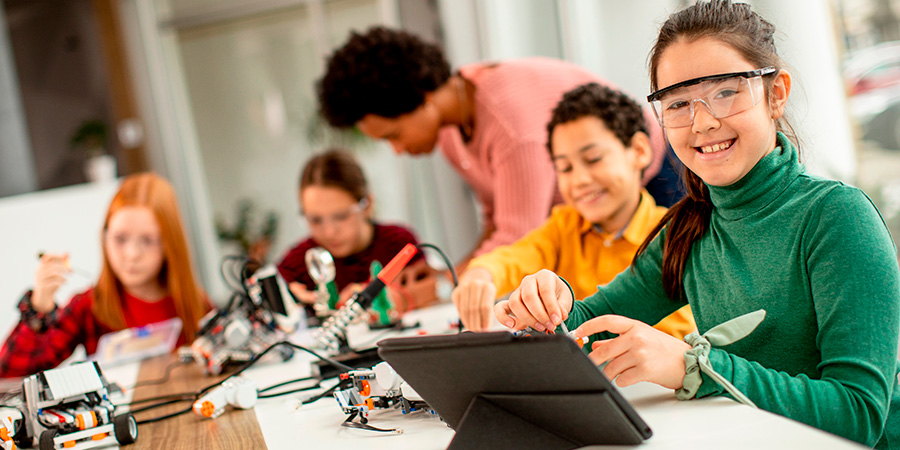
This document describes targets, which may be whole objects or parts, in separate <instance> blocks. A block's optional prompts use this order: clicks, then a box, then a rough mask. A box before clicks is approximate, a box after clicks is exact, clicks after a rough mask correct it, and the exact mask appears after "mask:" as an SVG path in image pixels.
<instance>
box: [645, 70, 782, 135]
mask: <svg viewBox="0 0 900 450" xmlns="http://www.w3.org/2000/svg"><path fill="white" fill-rule="evenodd" d="M776 72H778V69H776V68H774V67H766V68H763V69H757V70H751V71H748V72H734V73H724V74H720V75H709V76H705V77H699V78H694V79H691V80H687V81H682V82H680V83H676V84H673V85H671V86H669V87H666V88H663V89H660V90H658V91H656V92H654V93H652V94H650V95H648V96H647V101H649V102H650V105H651V106H652V107H653V113H654V114H656V120H658V121H659V125H660V126H661V127H663V128H681V127H687V126H690V125H691V124H693V123H694V111H695V105H696V104H697V103H702V104H703V105H704V106H706V109H707V110H709V112H710V113H711V114H712V115H713V117H715V118H717V119H722V118H724V117H729V116H733V115H735V114H737V113H740V112H744V111H746V110H748V109H750V108H752V107H753V106H754V105H756V104H757V103H759V101H760V100H761V99H762V98H763V97H764V95H765V89H763V83H762V77H764V76H766V75H771V74H774V73H776Z"/></svg>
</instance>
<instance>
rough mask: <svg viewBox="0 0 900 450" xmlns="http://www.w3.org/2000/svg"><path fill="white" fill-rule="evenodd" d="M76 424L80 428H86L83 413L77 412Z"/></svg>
mask: <svg viewBox="0 0 900 450" xmlns="http://www.w3.org/2000/svg"><path fill="white" fill-rule="evenodd" d="M75 426H77V427H78V429H79V430H83V429H84V417H82V416H81V414H75Z"/></svg>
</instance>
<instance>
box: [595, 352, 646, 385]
mask: <svg viewBox="0 0 900 450" xmlns="http://www.w3.org/2000/svg"><path fill="white" fill-rule="evenodd" d="M591 360H592V361H594V362H595V363H596V362H597V361H596V360H595V359H594V358H593V355H591ZM639 362H640V361H638V359H637V358H635V357H634V355H632V354H631V353H628V352H626V353H624V354H622V355H621V356H619V357H617V358H615V359H613V360H611V361H609V362H608V363H606V366H605V367H604V368H603V375H606V378H609V379H610V380H614V379H615V378H616V377H617V376H619V374H621V373H622V372H624V371H626V370H628V369H631V368H634V367H637V365H638V363H639Z"/></svg>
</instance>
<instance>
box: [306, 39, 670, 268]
mask: <svg viewBox="0 0 900 450" xmlns="http://www.w3.org/2000/svg"><path fill="white" fill-rule="evenodd" d="M589 82H597V83H601V84H605V85H609V83H607V82H605V81H604V80H602V79H600V78H599V77H597V76H596V75H594V74H592V73H590V72H588V71H587V70H585V69H582V68H580V67H578V66H575V65H573V64H570V63H567V62H564V61H559V60H553V59H547V58H529V59H521V60H510V61H504V62H501V63H496V64H474V65H470V66H465V67H462V68H461V69H460V70H459V71H458V72H456V73H451V70H450V66H449V64H448V63H447V61H446V59H445V58H444V55H443V52H442V51H441V50H440V48H438V47H437V46H435V45H432V44H428V43H426V42H423V41H422V40H420V39H419V38H417V37H415V36H413V35H411V34H409V33H406V32H403V31H396V30H390V29H386V28H382V27H375V28H372V29H370V30H369V31H367V32H366V33H364V34H356V33H354V34H353V35H352V36H351V37H350V39H349V40H348V41H347V42H346V43H345V44H344V45H343V47H341V48H340V49H338V50H337V51H335V52H334V54H332V55H331V57H330V58H329V60H328V63H327V71H326V73H325V76H324V77H323V78H322V79H321V80H320V81H319V83H318V86H317V89H318V96H319V104H320V107H321V111H322V113H323V115H324V116H325V118H326V120H327V121H328V122H329V123H330V124H331V125H332V126H336V127H352V126H356V127H357V128H359V130H360V131H362V132H363V133H364V134H366V135H368V136H370V137H372V138H375V139H384V140H387V141H388V142H390V144H391V145H392V146H393V147H394V149H395V150H396V152H397V153H409V154H412V155H416V154H425V153H430V152H432V151H433V150H434V148H435V147H438V148H440V150H441V152H442V153H443V154H444V156H445V157H446V158H447V160H448V161H449V162H450V163H451V164H452V165H453V166H454V167H455V168H456V170H457V171H458V172H459V173H460V175H461V176H462V177H463V179H465V180H466V182H467V183H468V184H469V185H470V186H471V188H472V190H473V191H474V192H475V195H476V196H477V198H478V200H479V202H480V203H481V211H482V214H483V218H482V219H483V220H482V223H483V226H484V230H483V231H484V232H483V235H482V239H481V240H480V242H479V243H478V245H477V247H476V248H475V249H474V250H473V252H472V254H471V255H470V256H477V255H479V254H481V253H484V252H487V251H489V250H491V249H493V248H494V247H497V246H499V245H504V244H510V243H512V242H514V241H515V240H517V239H518V238H520V237H522V236H523V235H524V234H525V233H527V232H528V231H530V230H531V229H533V228H535V227H537V226H538V225H540V224H541V223H542V222H543V220H544V219H546V217H547V215H548V214H549V212H550V208H551V207H552V206H553V205H554V204H556V203H559V202H560V201H561V198H560V196H559V193H558V192H557V189H556V180H555V174H554V171H553V165H552V164H551V161H550V157H549V155H548V154H547V151H546V142H547V131H546V124H547V121H548V120H549V119H550V112H551V111H552V109H553V107H554V106H555V105H556V103H557V102H558V101H559V100H560V98H562V94H563V93H564V92H566V91H568V90H570V89H572V88H573V87H575V86H578V85H581V84H585V83H589ZM646 114H647V118H648V120H647V122H648V123H653V124H655V123H656V122H655V121H654V120H652V119H653V114H652V112H650V110H649V108H648V109H646ZM650 131H651V133H650V134H651V142H652V144H653V148H654V155H655V157H654V159H653V163H652V164H651V166H650V167H649V168H648V169H647V171H646V172H645V174H644V175H645V178H644V180H645V182H646V181H647V180H649V179H650V178H652V177H653V176H654V175H655V174H656V173H657V172H659V168H660V165H661V163H662V159H663V155H664V154H665V142H664V139H663V136H662V132H661V131H660V129H659V127H658V126H655V125H654V126H653V128H652V130H650Z"/></svg>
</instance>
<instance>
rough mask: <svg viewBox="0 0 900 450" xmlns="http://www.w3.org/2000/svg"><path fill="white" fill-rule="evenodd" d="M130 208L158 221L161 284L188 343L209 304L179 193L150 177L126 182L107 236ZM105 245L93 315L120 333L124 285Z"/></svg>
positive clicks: (106, 222) (115, 201)
mask: <svg viewBox="0 0 900 450" xmlns="http://www.w3.org/2000/svg"><path fill="white" fill-rule="evenodd" d="M128 206H142V207H147V208H149V209H150V210H151V211H152V212H153V215H154V217H156V221H157V222H158V223H159V229H160V238H161V241H162V246H163V254H164V260H163V266H162V269H161V270H160V272H159V282H160V284H161V285H162V286H163V287H164V288H165V289H166V291H167V292H168V294H169V295H171V296H172V299H173V300H174V302H175V311H176V312H177V313H178V317H179V318H180V319H181V322H182V324H183V326H182V336H183V337H184V339H185V341H187V342H190V341H191V340H193V338H194V334H195V333H196V332H197V322H198V321H199V320H200V318H201V317H203V314H204V313H205V312H206V311H207V309H208V306H207V303H206V300H205V295H204V293H203V291H202V290H201V289H200V286H199V285H198V284H197V282H196V279H195V278H194V271H193V268H192V265H191V255H190V253H189V252H188V246H187V241H186V240H185V238H184V227H183V226H182V224H181V216H180V214H179V213H178V202H177V201H176V199H175V191H174V190H173V189H172V186H171V185H170V184H169V182H168V181H166V180H165V179H164V178H162V177H160V176H158V175H155V174H152V173H143V174H137V175H132V176H129V177H127V178H125V180H124V181H122V186H121V187H120V188H119V191H118V192H117V193H116V195H115V197H113V199H112V202H110V205H109V210H108V211H107V212H106V219H105V220H104V221H103V231H104V233H105V232H106V229H107V227H108V226H109V221H110V219H111V218H112V216H113V215H115V213H116V212H117V211H119V210H120V209H122V208H123V207H128ZM101 242H104V244H103V268H102V269H101V272H100V279H99V280H97V286H96V287H95V289H94V302H93V306H92V311H93V313H94V315H95V316H96V317H97V319H98V320H99V321H100V322H101V323H103V324H104V325H106V326H108V327H110V328H112V329H114V330H121V329H124V328H126V324H125V315H124V313H123V312H122V296H123V287H122V283H121V282H120V281H119V279H118V278H117V277H116V275H115V274H114V273H113V271H112V267H111V266H110V265H109V259H108V257H107V254H106V244H105V242H106V240H105V239H102V236H101Z"/></svg>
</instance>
